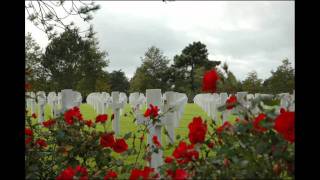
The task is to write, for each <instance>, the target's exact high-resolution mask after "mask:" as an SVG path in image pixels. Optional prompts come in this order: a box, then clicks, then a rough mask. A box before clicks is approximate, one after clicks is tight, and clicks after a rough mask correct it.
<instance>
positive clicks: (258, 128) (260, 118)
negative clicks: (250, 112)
mask: <svg viewBox="0 0 320 180" xmlns="http://www.w3.org/2000/svg"><path fill="white" fill-rule="evenodd" d="M266 117H267V116H266V115H265V114H263V113H261V114H259V115H258V117H256V118H255V120H254V121H253V127H254V129H255V130H256V131H258V132H265V131H267V130H268V129H267V128H265V127H262V126H260V122H261V121H263V120H265V119H266Z"/></svg>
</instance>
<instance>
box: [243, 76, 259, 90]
mask: <svg viewBox="0 0 320 180" xmlns="http://www.w3.org/2000/svg"><path fill="white" fill-rule="evenodd" d="M261 88H262V79H258V74H257V72H256V71H252V72H250V73H249V74H248V77H247V78H246V79H245V80H244V81H243V82H242V90H243V91H247V92H248V93H260V92H261Z"/></svg>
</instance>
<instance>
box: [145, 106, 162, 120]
mask: <svg viewBox="0 0 320 180" xmlns="http://www.w3.org/2000/svg"><path fill="white" fill-rule="evenodd" d="M158 111H159V109H158V106H153V105H152V104H150V108H148V109H147V110H146V111H145V113H144V117H149V116H150V118H155V117H157V116H158V115H159V114H158Z"/></svg>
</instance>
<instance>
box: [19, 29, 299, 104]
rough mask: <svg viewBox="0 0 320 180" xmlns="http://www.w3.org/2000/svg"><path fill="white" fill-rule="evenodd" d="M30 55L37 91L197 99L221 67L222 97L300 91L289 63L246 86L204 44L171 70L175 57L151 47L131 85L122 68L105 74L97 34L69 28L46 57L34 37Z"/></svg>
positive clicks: (187, 51) (253, 75) (28, 40)
mask: <svg viewBox="0 0 320 180" xmlns="http://www.w3.org/2000/svg"><path fill="white" fill-rule="evenodd" d="M25 50H26V51H25V52H26V69H27V70H28V71H31V75H30V76H28V79H27V81H28V82H30V83H31V84H32V88H33V89H32V90H33V91H40V90H41V91H46V92H50V91H56V92H58V91H60V90H61V89H74V90H77V91H79V92H80V93H81V94H82V95H83V97H86V96H87V95H88V94H89V93H91V92H101V91H106V92H111V91H122V92H126V93H130V92H134V91H139V92H145V90H146V89H151V88H161V89H162V91H169V90H172V91H178V92H183V93H186V94H187V95H188V97H189V99H191V100H192V99H193V97H194V95H195V94H198V93H201V84H202V76H203V74H204V72H205V71H207V70H209V69H212V68H217V72H218V74H219V76H220V81H219V83H218V92H228V93H235V92H239V91H247V92H249V93H258V92H259V93H271V94H277V93H282V92H292V90H293V89H294V77H295V75H294V68H293V67H292V66H291V63H290V62H289V60H288V59H284V60H283V61H282V64H281V65H280V66H279V67H277V69H276V70H272V71H271V76H270V77H269V78H267V79H265V80H263V79H261V78H259V77H258V75H257V72H255V71H252V72H250V73H249V74H248V75H247V77H246V79H245V80H243V81H241V80H238V79H237V78H236V77H235V75H234V74H233V73H232V72H231V71H230V70H229V68H228V64H226V63H221V61H217V60H209V59H208V55H209V53H208V50H207V48H206V45H205V44H203V43H201V42H200V41H198V42H192V43H190V44H188V45H187V46H186V47H185V48H184V49H183V50H182V51H181V53H179V54H177V55H175V56H174V57H173V59H172V61H173V63H172V64H171V65H169V64H170V61H171V59H170V58H168V57H167V56H165V55H164V53H163V52H162V51H161V50H160V49H159V48H157V47H155V46H151V47H150V48H148V49H147V50H146V52H145V54H144V56H143V57H141V65H140V66H139V67H137V69H136V71H135V73H134V75H133V77H132V78H131V79H130V80H129V79H128V78H127V77H126V75H125V73H124V72H123V71H122V70H121V69H120V70H117V71H112V72H108V71H106V70H104V69H105V68H106V67H107V66H108V64H109V62H110V60H109V59H108V54H107V52H106V51H103V50H101V49H100V48H99V42H98V40H97V39H96V38H95V36H94V35H93V36H91V37H82V36H80V35H79V30H78V29H77V28H73V29H71V28H67V29H66V30H65V31H64V32H63V33H61V34H60V35H59V36H56V37H53V38H52V39H51V41H50V42H49V44H48V45H47V47H46V48H45V49H44V52H43V51H42V50H41V48H40V47H39V45H38V44H37V43H36V42H35V40H34V39H33V38H32V36H31V34H28V35H27V36H26V37H25Z"/></svg>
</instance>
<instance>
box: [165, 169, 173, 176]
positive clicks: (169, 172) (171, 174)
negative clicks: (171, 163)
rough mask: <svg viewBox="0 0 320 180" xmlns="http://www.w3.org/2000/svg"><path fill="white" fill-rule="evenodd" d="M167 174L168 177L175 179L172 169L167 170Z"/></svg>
mask: <svg viewBox="0 0 320 180" xmlns="http://www.w3.org/2000/svg"><path fill="white" fill-rule="evenodd" d="M166 172H167V175H168V176H171V177H174V172H173V171H172V170H171V169H167V171H166Z"/></svg>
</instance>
